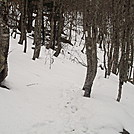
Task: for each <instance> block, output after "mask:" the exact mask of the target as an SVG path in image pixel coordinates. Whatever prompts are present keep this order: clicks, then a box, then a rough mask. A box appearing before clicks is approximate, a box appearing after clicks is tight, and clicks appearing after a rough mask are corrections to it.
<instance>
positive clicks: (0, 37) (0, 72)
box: [0, 6, 9, 83]
mask: <svg viewBox="0 0 134 134" xmlns="http://www.w3.org/2000/svg"><path fill="white" fill-rule="evenodd" d="M0 8H2V7H1V6H0ZM6 21H7V20H4V18H3V15H2V14H1V13H0V83H1V82H2V81H3V80H4V79H5V78H6V76H7V74H8V65H7V57H8V49H9V28H8V26H7V25H6V23H7V22H6Z"/></svg>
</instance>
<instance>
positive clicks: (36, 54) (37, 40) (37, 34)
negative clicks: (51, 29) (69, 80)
mask: <svg viewBox="0 0 134 134" xmlns="http://www.w3.org/2000/svg"><path fill="white" fill-rule="evenodd" d="M42 12H43V0H40V1H39V3H38V9H37V16H36V19H35V31H34V43H35V49H34V55H33V60H35V59H36V58H39V55H40V49H41V41H42V39H41V28H42V15H43V14H42Z"/></svg>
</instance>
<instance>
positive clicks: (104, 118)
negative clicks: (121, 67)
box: [0, 39, 134, 134]
mask: <svg viewBox="0 0 134 134" xmlns="http://www.w3.org/2000/svg"><path fill="white" fill-rule="evenodd" d="M29 44H32V43H31V40H29ZM22 49H23V47H22V46H20V45H18V44H17V41H16V40H13V39H11V46H10V52H9V76H8V77H7V79H6V81H5V82H4V84H5V85H7V86H8V87H9V88H10V90H6V89H3V88H0V134H119V132H122V131H123V128H124V129H126V130H127V131H129V132H130V134H134V103H133V102H134V86H132V85H131V84H129V83H127V84H125V86H124V89H123V97H122V100H121V102H120V103H118V102H117V101H116V95H117V89H118V80H117V77H116V76H114V75H112V76H111V77H110V78H108V79H104V72H103V71H102V70H100V69H99V68H98V73H97V77H96V79H95V83H94V86H93V92H92V97H91V98H84V97H83V91H82V90H81V88H82V85H83V83H84V78H85V73H86V68H85V67H83V66H82V65H80V64H77V63H73V62H71V61H70V60H68V59H67V58H66V57H65V55H61V56H60V57H59V58H52V54H51V52H50V51H48V50H45V49H44V48H43V49H42V55H41V58H40V59H38V60H36V61H33V60H31V59H32V51H33V50H31V46H29V49H28V52H27V53H26V54H24V53H23V52H22Z"/></svg>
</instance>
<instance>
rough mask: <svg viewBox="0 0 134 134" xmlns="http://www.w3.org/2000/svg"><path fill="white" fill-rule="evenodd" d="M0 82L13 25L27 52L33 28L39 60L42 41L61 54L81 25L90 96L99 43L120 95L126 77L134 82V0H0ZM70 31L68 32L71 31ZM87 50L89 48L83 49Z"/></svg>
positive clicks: (107, 70) (34, 43) (14, 35)
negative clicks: (28, 36)
mask: <svg viewBox="0 0 134 134" xmlns="http://www.w3.org/2000/svg"><path fill="white" fill-rule="evenodd" d="M0 10H1V11H0V40H1V42H0V82H2V81H3V80H4V79H5V77H6V76H7V56H8V47H9V34H10V33H9V31H11V35H12V36H13V37H14V38H16V34H19V35H20V39H19V41H18V43H19V44H21V45H24V53H26V52H27V45H28V44H27V33H29V35H31V37H33V45H34V47H33V48H34V53H33V58H32V59H33V60H35V59H36V58H39V56H40V50H41V47H42V46H45V47H46V48H47V49H53V50H54V51H55V53H54V56H55V57H58V56H59V54H60V52H61V49H62V43H67V44H68V45H75V44H72V42H71V39H72V31H75V32H76V34H77V27H78V26H81V27H82V31H83V37H82V38H84V40H85V44H84V49H85V54H86V56H87V75H86V79H85V83H84V86H83V90H85V94H84V96H85V97H90V95H91V90H92V85H93V82H94V78H95V76H96V73H97V45H98V44H99V48H100V49H102V51H103V52H104V61H103V63H104V64H103V65H101V68H102V69H104V71H105V78H106V77H108V76H110V74H111V73H113V74H115V75H117V76H118V77H119V89H118V96H117V101H120V99H121V94H122V86H123V84H124V83H125V82H128V81H129V82H131V83H133V84H134V67H133V61H134V59H133V58H134V21H133V20H134V1H133V0H84V1H83V0H0ZM65 31H67V32H65ZM82 51H83V50H82Z"/></svg>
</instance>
